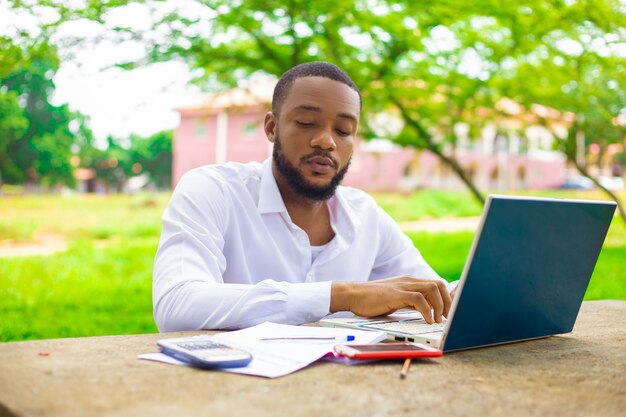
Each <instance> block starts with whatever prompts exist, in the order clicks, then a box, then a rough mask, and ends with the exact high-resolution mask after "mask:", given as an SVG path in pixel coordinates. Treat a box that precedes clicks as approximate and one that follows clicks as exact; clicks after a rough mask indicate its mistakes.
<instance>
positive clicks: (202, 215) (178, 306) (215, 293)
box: [152, 170, 331, 331]
mask: <svg viewBox="0 0 626 417" xmlns="http://www.w3.org/2000/svg"><path fill="white" fill-rule="evenodd" d="M224 187H225V185H224V184H223V183H220V181H219V180H218V179H215V178H212V177H210V175H209V174H207V173H205V172H202V171H199V170H196V171H192V172H190V173H188V174H186V175H185V176H184V177H183V178H182V179H181V181H180V183H179V184H178V186H177V187H176V190H175V191H174V193H173V195H172V199H171V200H170V202H169V204H168V206H167V208H166V210H165V212H164V214H163V219H162V220H163V229H162V232H161V239H160V242H159V248H158V250H157V254H156V257H155V261H154V271H153V288H152V297H153V308H154V319H155V322H156V324H157V327H158V328H159V330H160V331H180V330H200V329H237V328H243V327H249V326H253V325H256V324H259V323H263V322H265V321H272V322H277V323H286V324H302V323H304V322H310V321H315V320H318V319H319V318H321V317H323V316H325V315H326V314H328V312H329V308H330V287H331V283H330V282H314V283H288V282H278V281H274V280H271V279H266V280H263V281H260V282H258V283H253V284H233V283H225V282H224V279H223V273H224V270H225V268H226V262H227V260H226V258H225V256H224V253H223V250H224V244H225V243H224V236H225V230H226V228H227V224H228V221H229V218H228V216H229V215H230V214H229V203H228V198H229V197H228V195H229V194H228V193H227V192H225V189H224Z"/></svg>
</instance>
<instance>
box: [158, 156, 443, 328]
mask: <svg viewBox="0 0 626 417" xmlns="http://www.w3.org/2000/svg"><path fill="white" fill-rule="evenodd" d="M327 204H328V207H329V211H330V222H331V227H332V228H333V230H334V232H335V237H334V238H333V239H332V240H331V241H330V242H329V243H328V245H325V246H324V247H323V248H321V251H320V252H319V253H318V254H317V255H316V256H315V257H314V260H313V261H312V259H313V257H312V252H311V250H312V249H311V245H310V242H309V238H308V235H307V234H306V233H305V232H304V231H303V230H302V229H301V228H300V227H298V226H296V225H295V224H294V223H293V222H292V221H291V218H290V217H289V214H288V212H287V209H286V208H285V204H284V203H283V200H282V197H281V195H280V192H279V190H278V186H277V184H276V180H275V178H274V175H273V173H272V160H271V158H270V159H268V160H266V161H265V162H264V163H263V164H260V163H258V162H253V163H248V164H240V163H227V164H225V165H219V166H205V167H201V168H196V169H194V170H192V171H190V172H188V173H187V174H185V176H184V177H183V178H182V179H181V181H180V183H179V184H178V186H177V187H176V190H175V191H174V193H173V195H172V199H171V201H170V202H169V204H168V206H167V208H166V210H165V213H164V214H163V230H162V233H161V240H160V242H159V249H158V251H157V254H156V258H155V261H154V278H153V305H154V318H155V321H156V324H157V326H158V328H159V330H160V331H177V330H197V329H236V328H243V327H248V326H253V325H256V324H259V323H262V322H264V321H272V322H276V323H287V324H301V323H304V322H311V321H316V320H319V319H320V318H322V317H324V316H325V315H327V314H328V313H329V308H330V290H331V281H351V282H361V281H367V280H375V279H381V278H388V277H392V276H397V275H403V274H407V275H411V276H414V277H419V278H434V279H440V278H439V277H438V275H437V274H436V273H435V271H433V269H432V268H431V267H430V266H429V265H428V264H427V263H426V262H425V261H424V259H423V258H422V256H421V255H420V253H419V251H418V250H417V249H416V248H415V247H414V246H413V243H412V242H411V240H410V239H409V238H408V237H407V236H406V235H405V234H404V233H402V231H401V230H400V228H399V227H398V225H397V224H396V223H395V222H394V220H393V219H392V218H391V217H390V216H389V215H388V214H387V213H385V212H384V211H383V210H382V209H381V208H380V207H379V206H378V205H377V204H376V203H375V201H374V200H373V199H372V198H371V197H370V196H369V195H368V194H366V193H365V192H363V191H360V190H356V189H353V188H349V187H343V186H340V187H338V188H337V190H336V192H335V195H334V196H333V197H331V198H330V199H329V200H328V201H327Z"/></svg>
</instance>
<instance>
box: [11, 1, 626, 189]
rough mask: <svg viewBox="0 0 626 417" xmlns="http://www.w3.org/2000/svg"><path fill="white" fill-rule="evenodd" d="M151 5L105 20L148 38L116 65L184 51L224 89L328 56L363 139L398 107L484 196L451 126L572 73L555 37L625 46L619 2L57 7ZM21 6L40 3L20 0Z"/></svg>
mask: <svg viewBox="0 0 626 417" xmlns="http://www.w3.org/2000/svg"><path fill="white" fill-rule="evenodd" d="M144 3H145V4H146V7H148V8H150V9H151V14H152V15H153V16H155V19H154V24H153V25H152V27H151V28H149V29H147V30H143V31H137V30H136V29H135V28H133V27H131V26H115V25H109V26H108V28H109V29H110V32H109V33H112V34H114V36H115V37H116V39H117V42H135V43H136V42H141V43H142V44H143V45H145V46H146V54H145V56H144V57H143V58H142V59H139V60H136V61H133V62H125V63H120V64H119V65H120V66H121V67H123V68H134V67H136V66H138V65H144V64H149V63H153V62H160V61H168V60H171V59H179V60H182V61H184V62H186V63H187V64H188V65H189V66H190V67H191V68H192V69H193V70H194V73H195V74H196V79H195V81H196V82H197V83H199V84H201V85H204V86H205V87H206V88H207V89H212V90H219V89H223V88H226V87H231V86H234V85H236V84H239V85H245V84H246V83H247V82H249V80H251V79H255V78H258V77H263V76H275V77H277V76H280V75H281V74H282V73H283V72H284V71H286V70H287V69H289V68H290V67H292V66H293V65H296V64H299V63H303V62H307V61H312V60H326V61H330V62H333V63H335V64H337V65H339V66H341V67H342V68H344V69H346V70H347V72H348V73H349V74H350V75H351V76H352V77H353V78H354V80H355V82H356V83H357V85H359V86H360V87H361V88H362V91H363V96H364V103H365V107H364V112H363V117H362V121H363V129H362V134H363V135H364V136H366V137H375V136H377V135H378V133H377V131H376V130H377V129H376V126H373V125H371V124H370V123H369V122H370V120H373V116H375V115H376V114H378V113H391V114H395V115H397V116H398V117H399V118H400V119H401V120H402V122H403V123H402V126H401V128H400V129H398V131H395V132H390V131H388V132H385V135H386V136H388V137H389V138H390V139H392V140H394V141H395V142H397V143H399V144H402V145H405V146H412V147H415V148H417V149H427V150H429V151H431V152H433V153H434V154H435V155H436V156H437V157H438V158H439V159H440V160H441V161H442V162H443V163H444V164H447V165H449V166H450V167H451V169H452V170H453V172H455V173H456V174H457V175H458V176H459V178H460V179H461V180H462V181H463V182H464V183H465V184H466V185H467V187H468V188H469V189H470V190H471V191H472V192H473V194H474V195H475V196H476V198H477V199H478V200H480V201H483V200H484V198H483V196H482V193H481V191H480V190H478V189H477V188H476V186H475V185H474V184H473V181H472V178H471V176H470V175H468V172H467V169H466V168H464V167H463V166H461V164H459V163H458V161H457V160H456V156H455V153H454V149H455V146H456V142H457V137H456V133H455V126H457V125H458V124H459V123H465V124H467V125H469V126H472V127H473V128H474V129H475V130H476V129H478V128H480V121H479V120H477V118H476V113H477V112H478V110H479V109H480V108H481V107H493V105H494V103H495V102H496V101H497V100H498V99H499V98H502V97H507V96H508V97H513V98H518V99H519V100H521V101H522V102H523V103H525V104H527V105H531V102H532V101H533V100H541V99H542V98H546V97H547V95H542V94H539V93H538V94H534V93H532V94H527V92H528V91H532V90H534V91H535V92H541V91H540V89H541V88H543V87H545V86H546V85H548V87H547V88H549V86H551V85H555V84H556V83H557V82H558V81H559V80H558V77H559V76H560V75H561V74H565V73H564V72H559V71H556V72H554V73H552V72H551V67H549V66H542V65H538V63H539V64H541V63H542V62H543V63H544V64H546V63H553V64H555V65H560V66H561V67H564V66H566V65H568V64H570V63H571V60H569V58H564V57H563V55H564V54H563V48H562V47H559V46H560V45H561V44H562V43H563V42H567V41H568V40H571V39H576V38H580V39H588V42H587V44H588V46H589V49H588V50H589V51H590V52H592V51H593V50H594V48H596V47H597V45H596V44H594V40H595V39H604V40H605V41H607V42H617V43H620V42H621V43H622V44H623V43H624V29H623V28H624V27H626V25H625V24H624V23H625V22H624V7H623V3H622V2H620V1H619V0H597V1H594V2H593V3H591V2H590V1H589V0H579V1H566V0H550V1H548V0H523V1H520V2H508V3H507V2H505V3H502V2H500V1H496V0H480V1H477V2H467V3H465V4H460V3H458V2H456V1H454V2H453V1H450V0H444V1H439V2H434V3H433V2H425V1H415V0H411V1H409V0H397V1H385V0H374V1H372V0H354V1H349V0H336V1H332V2H331V1H328V0H320V1H317V2H309V1H305V0H290V1H289V2H284V1H277V0H264V1H260V0H250V1H245V2H233V1H227V0H206V1H202V2H197V3H193V7H192V8H190V9H187V10H186V9H180V8H178V9H177V8H171V7H168V8H166V7H161V3H160V2H144V1H137V2H133V1H126V0H121V1H119V2H109V3H105V4H101V3H90V5H88V7H87V8H85V9H80V10H71V9H69V7H67V6H64V5H59V4H56V7H57V8H60V9H62V11H61V12H59V16H60V17H59V22H60V21H61V20H63V19H69V18H77V17H86V18H88V19H92V20H94V21H98V22H101V23H103V24H104V25H105V26H106V25H107V23H106V22H107V16H108V13H110V12H111V11H112V10H113V9H115V8H118V7H122V8H123V7H128V6H129V5H135V6H136V5H137V4H144ZM20 4H22V5H25V4H26V6H24V7H30V8H32V7H33V5H32V4H31V2H27V1H25V0H23V1H22V2H20ZM51 4H54V2H53V3H51ZM59 22H55V23H54V24H58V23H59ZM585 37H586V38H585ZM609 55H610V57H611V59H614V60H616V61H619V62H622V61H623V60H622V59H621V58H619V57H616V56H615V55H614V54H612V53H611V54H609ZM563 59H565V62H564V63H562V64H558V62H560V61H562V60H563ZM620 65H621V64H620ZM618 67H619V66H618ZM580 68H581V69H583V72H584V74H585V75H583V74H582V73H581V77H584V78H585V79H587V80H589V82H590V83H591V84H593V82H594V81H593V79H594V71H595V70H594V69H593V67H587V66H585V67H582V66H581V67H580ZM545 69H547V72H546V71H544V70H545ZM588 71H591V72H588ZM622 72H623V71H622ZM551 77H557V78H554V79H553V78H551ZM571 80H572V79H570V81H571ZM519 84H521V85H519ZM526 85H528V86H534V87H533V88H532V89H531V88H525V86H526ZM617 85H618V86H619V85H623V84H617ZM542 86H543V87H542ZM615 97H616V96H615V95H613V96H611V97H608V98H607V99H608V100H610V101H611V100H612V103H613V104H612V105H611V106H612V108H618V109H620V110H619V111H622V110H621V109H623V108H624V106H623V103H622V104H620V103H618V102H615V101H614V99H615ZM539 103H542V102H541V101H539ZM542 104H547V105H551V102H550V100H548V102H546V103H542ZM620 106H621V107H620ZM556 107H557V108H560V107H558V106H556ZM577 120H578V121H579V122H580V121H581V120H590V119H589V116H588V117H587V118H586V119H584V118H578V119H577ZM595 126H597V127H599V126H601V124H598V123H595Z"/></svg>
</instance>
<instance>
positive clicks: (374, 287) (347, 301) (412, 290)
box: [330, 275, 452, 324]
mask: <svg viewBox="0 0 626 417" xmlns="http://www.w3.org/2000/svg"><path fill="white" fill-rule="evenodd" d="M451 302H452V300H451V298H450V294H449V293H448V290H447V289H446V284H445V282H444V281H443V280H434V279H424V278H413V277H410V276H407V275H403V276H399V277H393V278H387V279H382V280H378V281H368V282H333V284H332V287H331V295H330V311H331V313H334V312H336V311H352V312H353V313H354V314H357V315H359V316H365V317H372V316H380V315H385V314H390V313H393V312H394V311H396V310H399V309H401V308H412V309H415V310H417V311H419V312H420V313H422V316H423V317H424V320H425V321H426V322H427V323H431V324H432V323H433V322H435V321H436V322H437V323H440V322H441V321H442V318H441V317H442V316H445V317H447V316H448V312H449V311H450V303H451Z"/></svg>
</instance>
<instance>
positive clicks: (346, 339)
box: [259, 335, 355, 342]
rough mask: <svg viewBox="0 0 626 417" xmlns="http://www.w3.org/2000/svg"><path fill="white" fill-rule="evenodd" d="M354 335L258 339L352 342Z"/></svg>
mask: <svg viewBox="0 0 626 417" xmlns="http://www.w3.org/2000/svg"><path fill="white" fill-rule="evenodd" d="M354 339H355V337H354V336H353V335H348V336H335V337H327V336H323V337H315V336H301V337H266V338H263V339H259V340H260V341H262V342H308V341H312V342H324V341H327V342H333V341H334V342H353V341H354Z"/></svg>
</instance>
